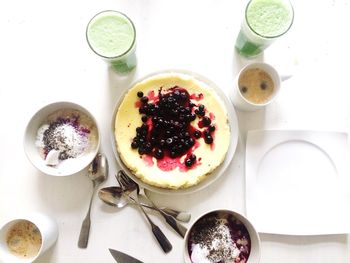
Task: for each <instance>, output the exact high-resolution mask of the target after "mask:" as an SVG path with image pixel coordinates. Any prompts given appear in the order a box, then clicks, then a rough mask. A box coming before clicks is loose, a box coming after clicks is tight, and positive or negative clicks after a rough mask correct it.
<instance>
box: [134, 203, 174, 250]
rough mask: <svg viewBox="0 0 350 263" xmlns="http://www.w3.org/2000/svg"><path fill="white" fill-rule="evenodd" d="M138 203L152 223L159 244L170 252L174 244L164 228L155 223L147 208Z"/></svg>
mask: <svg viewBox="0 0 350 263" xmlns="http://www.w3.org/2000/svg"><path fill="white" fill-rule="evenodd" d="M137 204H138V206H139V208H140V209H141V211H142V212H143V214H144V215H145V216H146V218H147V220H148V222H149V223H150V225H151V227H152V232H153V235H154V236H155V238H156V239H157V241H158V243H159V245H160V246H161V247H162V249H163V251H164V252H165V253H168V252H169V251H171V250H172V249H173V246H172V245H171V243H170V241H169V240H168V239H167V237H166V236H165V235H164V233H163V232H162V230H161V229H160V228H159V227H158V226H157V225H156V224H155V223H153V221H152V220H151V219H150V218H149V216H148V215H147V213H146V211H145V209H144V208H143V207H142V206H141V205H140V204H139V203H137Z"/></svg>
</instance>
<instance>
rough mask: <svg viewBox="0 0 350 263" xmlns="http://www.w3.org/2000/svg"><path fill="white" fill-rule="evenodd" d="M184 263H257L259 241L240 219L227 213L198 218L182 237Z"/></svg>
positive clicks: (214, 213) (220, 212) (219, 212)
mask: <svg viewBox="0 0 350 263" xmlns="http://www.w3.org/2000/svg"><path fill="white" fill-rule="evenodd" d="M184 257H185V262H186V263H204V262H205V263H216V262H237V263H238V262H239V263H246V262H248V263H257V262H259V261H260V240H259V236H258V234H257V232H256V230H255V229H254V227H253V226H252V224H251V223H250V222H249V221H248V219H246V218H245V217H244V216H242V215H240V214H238V213H236V212H234V211H230V210H224V209H222V210H215V211H210V212H208V213H206V214H204V215H202V216H200V217H199V218H198V219H197V220H196V221H195V222H194V223H193V225H192V226H191V227H190V229H189V230H188V232H187V234H186V236H185V247H184Z"/></svg>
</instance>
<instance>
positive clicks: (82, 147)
mask: <svg viewBox="0 0 350 263" xmlns="http://www.w3.org/2000/svg"><path fill="white" fill-rule="evenodd" d="M99 143H100V139H99V133H98V128H97V124H96V121H95V119H94V118H93V116H92V115H91V114H90V113H89V112H88V111H87V110H86V109H84V108H83V107H81V106H79V105H77V104H74V103H70V102H56V103H53V104H49V105H47V106H45V107H43V108H42V109H41V110H39V111H38V112H37V113H36V114H35V115H34V116H33V118H32V119H31V120H30V122H29V124H28V126H27V129H26V132H25V138H24V148H25V152H26V154H27V156H28V158H29V160H30V161H31V162H32V163H33V165H34V166H35V167H37V168H38V169H39V170H40V171H42V172H43V173H46V174H49V175H55V176H65V175H71V174H74V173H77V172H79V171H81V170H82V169H84V168H85V167H86V166H87V165H88V164H89V163H90V162H91V161H92V160H93V158H94V157H95V156H96V154H97V151H98V148H99Z"/></svg>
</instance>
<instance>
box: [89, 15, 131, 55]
mask: <svg viewBox="0 0 350 263" xmlns="http://www.w3.org/2000/svg"><path fill="white" fill-rule="evenodd" d="M104 13H117V14H119V15H121V16H124V17H125V18H126V19H127V20H128V21H129V22H130V24H131V27H132V29H133V32H134V38H133V40H132V43H131V45H130V47H129V48H128V49H127V50H126V51H125V52H123V53H122V54H120V55H118V56H114V57H107V56H104V55H101V54H100V53H98V52H97V51H96V50H95V49H94V48H93V47H92V45H91V44H90V41H89V37H88V31H89V26H90V24H91V22H92V21H93V20H94V19H95V18H97V17H98V16H100V15H102V14H104ZM85 37H86V41H87V42H88V45H89V47H90V48H91V50H92V51H93V52H94V53H95V54H97V55H98V56H100V57H103V58H106V59H116V58H120V57H123V56H124V55H126V54H128V53H129V52H130V51H131V50H132V49H133V48H134V46H135V42H136V28H135V25H134V23H133V22H132V20H131V19H130V18H129V17H128V16H127V15H126V14H124V13H122V12H120V11H116V10H104V11H101V12H99V13H97V14H96V15H94V16H93V17H92V18H91V19H90V21H89V23H88V24H87V26H86V32H85Z"/></svg>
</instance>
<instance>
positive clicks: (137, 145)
mask: <svg viewBox="0 0 350 263" xmlns="http://www.w3.org/2000/svg"><path fill="white" fill-rule="evenodd" d="M138 147H139V144H138V143H137V141H133V142H132V143H131V148H133V149H137V148H138Z"/></svg>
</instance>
